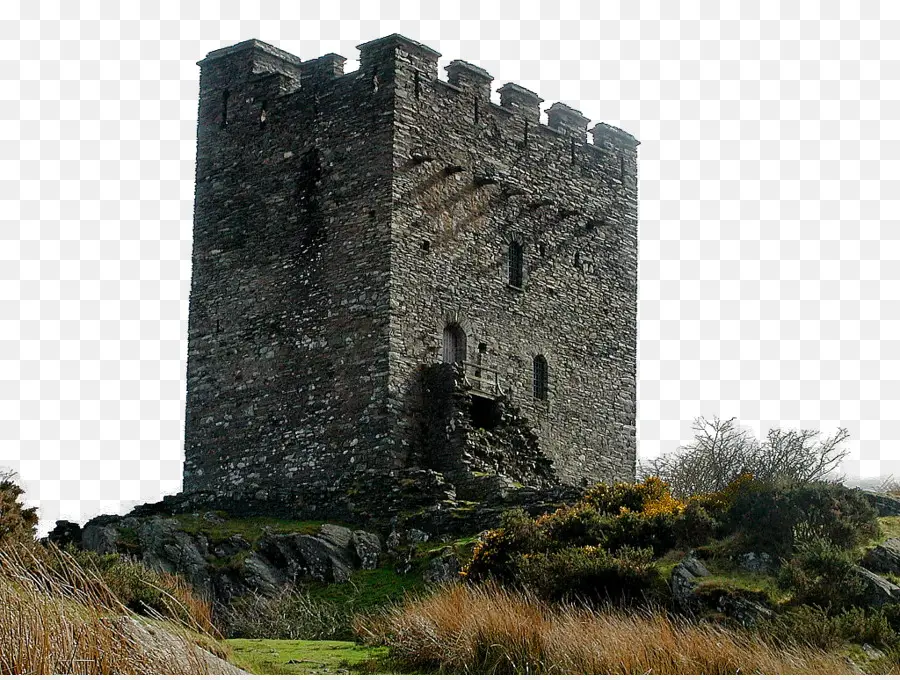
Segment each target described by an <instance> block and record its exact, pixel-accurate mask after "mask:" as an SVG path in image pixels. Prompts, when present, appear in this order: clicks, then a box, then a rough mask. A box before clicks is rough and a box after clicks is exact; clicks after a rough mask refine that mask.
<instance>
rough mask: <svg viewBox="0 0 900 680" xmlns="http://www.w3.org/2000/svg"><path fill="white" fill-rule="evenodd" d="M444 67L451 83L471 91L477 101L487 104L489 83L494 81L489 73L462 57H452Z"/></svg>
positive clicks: (489, 90)
mask: <svg viewBox="0 0 900 680" xmlns="http://www.w3.org/2000/svg"><path fill="white" fill-rule="evenodd" d="M445 69H446V71H447V80H448V81H449V83H450V84H451V85H453V86H455V87H458V88H459V89H460V90H462V91H464V92H471V93H472V95H473V96H474V97H475V98H476V101H477V102H479V103H481V104H482V105H484V106H486V105H487V103H488V102H489V101H490V99H491V83H493V82H494V77H493V76H492V75H491V74H490V73H488V72H487V71H485V70H484V69H483V68H481V67H479V66H475V65H474V64H470V63H469V62H467V61H463V60H462V59H454V60H453V61H451V62H450V64H449V65H448V66H446V67H445Z"/></svg>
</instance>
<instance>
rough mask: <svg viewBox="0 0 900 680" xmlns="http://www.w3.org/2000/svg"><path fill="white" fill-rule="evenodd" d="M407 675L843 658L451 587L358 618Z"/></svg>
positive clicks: (681, 624)
mask: <svg viewBox="0 0 900 680" xmlns="http://www.w3.org/2000/svg"><path fill="white" fill-rule="evenodd" d="M356 632H357V634H358V635H360V636H361V637H362V638H363V639H365V640H366V641H368V642H370V643H376V644H386V645H388V646H389V647H390V648H391V650H392V658H393V660H394V661H395V662H397V664H398V666H399V668H400V669H402V670H404V671H410V672H434V671H437V672H444V673H528V674H557V673H566V674H571V673H578V674H631V673H652V674H670V675H682V674H691V675H693V674H711V673H712V674H731V673H763V674H777V675H785V674H796V673H802V674H821V675H828V674H841V673H852V672H853V670H852V669H851V668H850V667H849V666H848V665H847V663H846V662H844V661H843V660H841V659H840V658H838V657H836V656H834V655H829V654H826V653H823V652H821V651H814V650H812V649H810V648H801V647H781V648H779V647H776V646H774V645H772V644H767V643H766V642H764V641H762V640H761V639H759V638H758V637H754V636H752V635H750V634H749V633H743V632H739V631H733V630H728V629H724V628H721V627H718V626H714V625H711V624H697V623H692V622H689V621H686V620H678V619H673V618H671V617H670V616H668V615H666V614H665V613H663V612H660V611H649V610H648V611H644V612H624V611H618V610H614V609H605V610H590V609H586V608H583V607H576V606H551V605H547V604H544V603H541V602H540V601H539V600H537V599H536V598H534V597H531V596H529V595H523V594H518V593H513V592H509V591H505V590H502V589H500V588H498V587H494V586H481V587H464V586H453V587H448V588H444V589H440V590H438V591H436V592H435V593H433V594H432V595H430V596H427V597H424V598H421V599H415V600H411V601H408V602H406V603H405V604H402V605H398V606H397V607H395V608H393V609H391V610H389V611H388V612H386V613H385V614H383V615H380V616H378V617H371V618H366V619H360V620H358V621H357V631H356Z"/></svg>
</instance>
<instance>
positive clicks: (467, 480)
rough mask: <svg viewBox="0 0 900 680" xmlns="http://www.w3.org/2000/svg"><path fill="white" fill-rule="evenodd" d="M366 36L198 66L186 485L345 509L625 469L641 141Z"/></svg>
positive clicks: (629, 445)
mask: <svg viewBox="0 0 900 680" xmlns="http://www.w3.org/2000/svg"><path fill="white" fill-rule="evenodd" d="M359 50H360V68H359V70H358V71H354V72H351V73H346V74H345V73H344V72H343V71H344V68H343V67H344V62H345V59H344V57H341V56H339V55H337V54H327V55H325V56H323V57H319V58H317V59H312V60H309V61H302V60H301V59H299V58H297V57H295V56H294V55H292V54H289V53H287V52H284V51H282V50H280V49H277V48H275V47H273V46H271V45H268V44H266V43H263V42H260V41H258V40H248V41H246V42H242V43H239V44H237V45H233V46H231V47H226V48H224V49H220V50H216V51H214V52H211V53H210V54H208V55H207V57H206V58H205V59H203V60H202V61H200V62H199V65H200V67H201V74H200V98H199V115H198V126H197V174H196V200H195V213H194V251H193V280H192V288H191V300H190V319H189V343H188V347H189V349H188V374H187V380H188V391H187V417H186V434H185V439H186V443H185V449H186V453H185V457H186V462H185V469H184V490H185V492H186V493H187V494H195V495H196V494H199V495H205V496H206V497H207V498H219V499H230V501H231V502H232V504H234V505H241V504H244V503H246V504H249V505H252V504H253V503H270V504H272V503H274V504H276V505H279V504H280V505H282V506H285V507H290V508H293V509H294V510H296V511H298V512H301V511H303V512H307V513H311V514H316V513H319V514H320V515H321V514H322V513H325V512H328V513H329V514H330V516H338V515H341V514H344V513H343V510H346V509H348V508H349V510H350V511H351V513H352V511H353V510H354V509H357V510H358V509H360V508H367V509H368V511H369V512H370V513H376V514H377V513H379V512H382V511H383V512H388V511H390V512H393V511H396V509H397V507H398V506H397V504H398V503H400V501H398V500H397V497H398V496H397V493H399V494H400V495H403V494H404V493H405V494H406V495H407V501H408V502H409V503H412V504H415V502H418V503H424V504H428V503H432V502H435V501H436V500H437V501H440V500H450V501H452V500H453V499H454V498H455V499H456V500H457V501H464V500H467V499H471V500H479V499H483V498H488V497H491V496H492V494H493V495H496V494H501V495H502V494H504V493H508V492H514V491H515V490H517V489H518V490H521V489H539V488H546V487H548V486H553V485H558V484H563V485H573V486H580V485H584V484H587V483H591V482H595V481H601V480H603V481H610V480H615V479H633V476H634V466H635V396H636V395H635V379H636V375H635V374H636V365H635V362H636V313H637V220H638V216H637V210H638V204H637V146H638V141H637V140H636V139H634V138H633V137H632V136H631V135H629V134H628V133H626V132H624V131H622V130H619V129H618V128H615V127H612V126H610V125H606V124H604V123H600V124H597V125H595V126H594V127H593V128H592V129H591V130H590V134H591V137H592V141H591V142H588V141H587V133H588V130H587V127H588V122H589V121H588V119H587V118H585V117H584V116H583V115H582V114H581V113H580V112H579V111H576V110H574V109H572V108H570V107H568V106H566V105H564V104H560V103H556V104H553V106H551V107H550V108H549V110H548V111H547V119H548V123H547V124H543V123H541V121H540V116H541V111H540V104H541V102H542V101H543V100H542V99H541V98H540V97H539V96H538V95H537V94H535V93H533V92H531V91H529V90H527V89H525V88H522V87H519V86H518V85H515V84H512V83H508V84H506V85H503V86H502V87H500V88H499V90H498V92H499V94H500V104H499V105H497V104H495V103H492V102H491V99H490V96H491V88H492V78H491V76H490V74H488V73H487V72H486V71H485V70H483V69H481V68H479V67H477V66H474V65H472V64H469V63H467V62H464V61H460V60H456V61H453V62H451V63H450V65H449V66H447V67H446V70H447V80H441V79H439V77H438V58H439V57H440V56H441V55H440V54H439V53H437V52H436V51H434V50H433V49H431V48H429V47H427V46H425V45H422V44H420V43H418V42H415V41H413V40H410V39H408V38H405V37H403V36H400V35H391V36H387V37H384V38H379V39H377V40H373V41H371V42H367V43H365V44H363V45H360V46H359ZM394 492H397V493H394ZM410 498H412V499H414V501H413V500H409V499H410ZM249 505H248V507H249ZM304 508H305V510H303V509H304Z"/></svg>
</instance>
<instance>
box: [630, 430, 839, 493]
mask: <svg viewBox="0 0 900 680" xmlns="http://www.w3.org/2000/svg"><path fill="white" fill-rule="evenodd" d="M849 436H850V435H849V433H848V432H847V430H846V429H844V428H839V429H838V431H837V432H836V433H835V435H834V436H833V437H829V438H826V439H824V440H821V439H820V437H821V433H820V432H819V431H818V430H782V429H780V428H776V429H771V430H769V432H768V435H767V436H766V439H765V440H764V441H762V442H760V441H758V440H757V439H756V438H755V437H754V436H753V435H752V434H751V433H749V432H747V431H746V430H744V429H743V428H741V427H740V426H739V425H738V423H737V421H736V419H734V418H729V419H728V420H721V419H719V418H713V419H712V420H707V419H706V418H698V419H697V420H696V421H694V441H693V442H692V443H690V444H688V445H686V446H682V447H680V448H678V449H676V450H675V451H673V452H671V453H668V454H664V455H662V456H659V457H658V458H655V459H653V460H648V461H643V462H642V463H641V468H640V471H641V474H642V475H643V476H644V477H651V476H652V477H659V478H660V479H662V480H663V481H665V482H668V483H669V485H670V486H671V488H672V493H673V494H674V495H676V496H681V497H684V496H690V495H692V494H695V493H712V492H716V491H721V490H723V489H724V488H725V487H726V486H728V484H730V483H731V482H732V481H734V480H735V479H736V478H737V477H738V476H740V475H741V474H742V473H747V472H749V473H750V474H752V475H753V476H754V477H755V478H756V479H759V480H763V481H786V482H795V483H805V482H814V481H820V480H823V479H827V478H829V477H830V476H831V475H832V473H833V472H834V471H835V470H837V468H838V466H839V465H840V463H841V461H842V460H843V459H844V458H845V457H846V456H847V454H848V451H847V450H846V449H843V448H841V444H843V443H844V442H845V441H846V440H847V439H848V438H849Z"/></svg>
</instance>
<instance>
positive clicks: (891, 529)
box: [873, 517, 900, 543]
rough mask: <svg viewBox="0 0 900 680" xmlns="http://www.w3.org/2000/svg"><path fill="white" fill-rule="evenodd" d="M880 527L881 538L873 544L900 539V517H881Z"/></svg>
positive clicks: (879, 519) (879, 520)
mask: <svg viewBox="0 0 900 680" xmlns="http://www.w3.org/2000/svg"><path fill="white" fill-rule="evenodd" d="M878 526H879V527H881V538H880V539H879V540H878V541H874V542H873V543H880V542H881V541H886V540H887V539H889V538H900V517H879V518H878Z"/></svg>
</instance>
